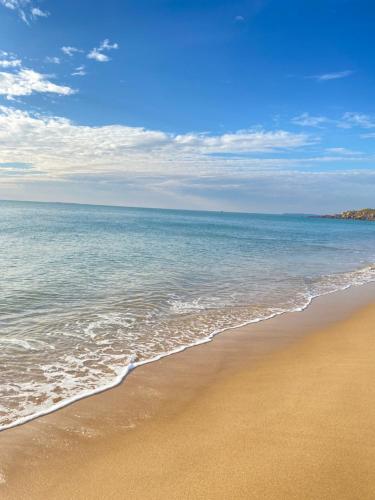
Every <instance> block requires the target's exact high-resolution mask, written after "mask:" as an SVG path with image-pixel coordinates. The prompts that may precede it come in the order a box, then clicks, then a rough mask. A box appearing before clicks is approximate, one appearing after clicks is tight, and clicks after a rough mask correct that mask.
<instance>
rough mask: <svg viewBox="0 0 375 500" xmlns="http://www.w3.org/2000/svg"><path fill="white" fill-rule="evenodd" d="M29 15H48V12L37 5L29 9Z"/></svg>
mask: <svg viewBox="0 0 375 500" xmlns="http://www.w3.org/2000/svg"><path fill="white" fill-rule="evenodd" d="M31 15H32V16H33V17H34V18H36V17H48V16H49V12H46V11H44V10H41V9H39V7H33V8H32V9H31Z"/></svg>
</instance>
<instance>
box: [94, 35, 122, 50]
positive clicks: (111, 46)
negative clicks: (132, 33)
mask: <svg viewBox="0 0 375 500" xmlns="http://www.w3.org/2000/svg"><path fill="white" fill-rule="evenodd" d="M118 47H119V45H118V43H116V42H115V43H110V41H109V40H108V38H106V39H105V40H103V41H102V43H101V44H100V47H99V50H113V49H118Z"/></svg>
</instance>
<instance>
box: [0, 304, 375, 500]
mask: <svg viewBox="0 0 375 500" xmlns="http://www.w3.org/2000/svg"><path fill="white" fill-rule="evenodd" d="M321 310H322V309H320V311H321ZM315 311H319V308H316V309H315ZM303 314H304V313H302V314H300V316H299V317H298V318H301V317H302V315H303ZM309 314H310V317H312V316H313V315H314V309H313V310H312V312H310V313H309ZM283 321H284V323H285V324H289V325H291V322H290V320H289V323H288V320H287V319H284V320H283ZM299 322H300V319H297V324H300V325H301V323H299ZM292 323H293V320H292ZM279 325H280V320H279V321H278V322H275V323H274V326H273V327H272V323H270V326H269V327H268V328H269V329H270V331H272V333H271V337H272V338H273V339H274V341H275V339H276V338H278V335H277V331H278V330H279V329H280V328H281V330H282V328H283V327H282V326H279ZM284 327H285V325H284ZM295 327H296V325H295ZM261 328H262V329H265V328H266V327H265V326H262V327H261ZM272 328H273V330H272ZM301 329H302V327H301ZM229 337H230V339H229V340H225V339H223V340H222V341H221V343H222V347H221V348H220V347H210V346H214V344H215V342H216V341H214V342H213V343H212V344H210V345H209V346H208V347H207V348H206V349H200V348H197V352H196V353H194V350H191V351H189V352H188V353H187V354H185V355H184V354H183V355H181V357H180V361H179V359H178V358H179V355H177V356H174V357H172V358H170V361H168V359H167V360H165V362H164V363H169V364H170V365H171V366H169V368H168V373H170V374H171V376H173V375H174V379H173V380H169V381H166V382H165V383H164V387H168V390H167V392H168V394H171V393H172V394H173V391H174V395H175V397H174V398H170V399H168V398H166V397H164V396H163V392H162V390H161V393H160V394H152V395H151V396H150V395H147V398H148V401H150V400H155V401H158V402H159V403H158V404H155V405H154V407H153V410H152V411H151V410H150V413H149V414H148V415H144V414H143V415H141V413H142V412H141V410H140V409H139V412H140V414H139V415H140V418H139V419H138V420H137V421H136V423H135V424H134V428H133V426H132V425H127V423H128V420H127V419H128V418H130V417H129V416H128V414H121V412H120V413H116V411H115V410H114V408H116V407H119V406H121V405H124V400H123V399H122V398H124V397H125V398H126V394H127V395H128V396H129V397H130V399H131V394H130V392H132V391H135V392H137V391H136V386H135V385H134V384H133V389H129V388H131V387H132V384H131V383H130V384H129V385H128V382H127V383H126V384H125V385H124V386H121V387H120V388H118V389H115V390H113V391H109V392H108V393H106V394H103V395H101V396H97V397H94V398H90V399H88V400H86V402H84V401H82V402H81V403H78V405H77V406H75V405H73V406H71V407H70V408H67V409H66V410H63V411H62V412H58V413H57V414H55V415H54V416H53V415H51V416H49V417H46V418H44V419H39V420H38V421H36V422H35V423H32V424H29V425H26V426H23V429H22V428H19V429H14V430H11V431H7V434H6V433H3V434H2V435H0V446H2V450H4V449H6V447H7V446H8V447H9V450H10V449H11V448H10V446H11V444H10V443H12V446H13V447H14V446H16V447H17V446H20V450H21V446H23V447H24V446H26V443H29V444H28V445H27V446H29V447H30V448H29V454H27V453H26V452H25V450H24V449H22V452H21V451H20V452H19V453H18V459H17V460H16V461H15V462H14V463H13V466H12V465H11V463H10V464H8V466H7V467H8V469H7V470H6V471H5V472H7V473H8V476H6V480H5V484H4V485H3V488H2V490H1V489H0V496H1V492H2V493H3V495H2V496H1V498H28V499H29V498H30V499H34V498H35V499H44V498H46V499H126V498H133V499H145V500H147V499H161V498H163V499H242V498H243V499H267V500H272V499H299V500H300V499H311V500H318V499H319V500H321V499H339V500H343V499H351V500H352V499H358V500H365V499H374V498H375V383H374V381H375V305H369V306H366V307H365V308H362V309H361V310H359V311H357V312H355V313H354V314H351V315H350V317H349V318H346V319H344V320H342V321H338V322H334V323H333V324H331V325H329V326H326V327H324V328H320V329H319V330H317V331H314V332H311V333H309V334H307V335H303V336H299V335H298V328H297V329H296V328H295V335H294V337H293V339H292V340H291V341H290V342H287V343H285V342H283V343H280V342H279V343H278V348H277V349H272V350H268V351H267V352H265V351H264V350H263V349H262V348H261V347H259V348H258V349H255V351H254V350H253V351H252V352H253V356H252V357H251V355H250V350H249V345H250V343H248V344H247V343H246V342H245V344H244V347H243V348H242V349H241V348H239V347H238V344H239V343H241V339H240V337H237V338H236V336H235V335H232V336H230V335H228V338H229ZM257 341H258V346H259V345H260V346H261V345H262V342H261V340H260V337H256V336H255V337H254V339H253V345H254V343H255V344H256V342H257ZM226 342H227V343H226ZM276 344H277V342H276ZM217 345H220V342H218V343H217ZM225 346H226V347H225ZM234 346H237V347H236V348H235V347H234ZM212 349H213V350H212ZM215 349H216V351H215ZM218 349H222V350H223V349H224V350H225V349H226V356H221V358H220V356H218V354H217V350H218ZM210 350H212V353H213V354H212V363H213V365H214V368H212V367H211V368H210V369H209V370H208V369H207V368H206V367H203V365H207V364H210ZM198 351H199V352H200V353H201V354H199V352H198ZM241 351H242V354H241ZM215 352H216V354H215ZM254 352H256V355H255V354H254ZM184 356H185V358H184ZM241 356H242V357H241ZM249 356H250V358H251V359H252V362H249V361H246V359H247V360H248V359H249ZM189 357H190V359H192V358H193V357H194V358H195V359H196V360H197V361H196V363H195V364H193V365H191V368H190V369H191V373H190V374H186V373H185V374H181V373H180V372H179V371H178V370H180V371H183V370H187V369H189V365H188V363H187V358H189ZM240 358H241V359H242V362H239V359H240ZM172 360H173V361H172ZM203 360H205V362H204V363H203ZM173 363H174V367H173ZM162 364H163V363H161V365H159V368H158V367H157V366H158V364H157V363H155V364H154V365H150V367H151V366H153V367H154V368H150V369H149V370H147V367H144V374H143V375H142V373H140V374H139V375H137V376H138V378H139V380H138V382H137V383H138V384H139V387H142V388H143V389H142V390H143V391H146V388H147V387H148V388H151V389H152V391H156V389H155V388H156V387H157V383H155V385H154V386H153V385H152V383H151V382H150V379H149V378H147V377H149V376H151V375H145V373H147V371H148V373H149V374H152V372H153V373H154V376H155V377H157V371H158V370H161V371H163V366H162ZM173 370H174V371H173ZM207 370H208V371H207ZM136 373H137V370H136V371H135V372H134V379H136V376H135V375H136ZM165 373H166V371H165V370H164V374H165ZM142 377H143V378H142ZM130 378H131V377H129V382H131V380H130ZM189 379H190V380H191V385H194V384H195V385H196V387H195V390H192V391H191V392H188V394H187V395H186V391H185V389H186V387H187V386H188V380H189ZM198 379H199V383H198ZM140 380H141V382H140ZM183 381H185V382H183ZM184 384H185V385H184ZM127 385H128V389H127V391H128V392H126V390H124V388H125V387H126V386H127ZM151 389H150V390H151ZM129 391H130V392H129ZM152 391H151V392H152ZM178 391H180V393H179V392H178ZM182 393H183V394H185V395H184V396H181V394H182ZM145 397H146V396H145ZM137 400H139V394H138V396H137ZM103 403H106V407H107V408H109V409H110V410H111V414H112V415H114V416H113V422H112V423H113V426H112V428H111V427H110V423H109V422H110V420H108V419H109V418H110V417H109V416H108V415H107V414H105V413H103V412H104V410H102V414H100V412H99V413H96V414H95V415H89V412H90V411H93V412H95V411H96V410H95V408H98V405H103ZM142 404H143V403H140V406H139V408H141V407H142ZM79 405H81V406H79ZM85 405H86V406H85ZM119 411H120V410H119ZM64 412H65V415H64ZM141 417H142V418H141ZM146 417H150V418H146ZM77 419H78V420H80V421H81V422H84V425H83V424H82V425H81V427H80V429H81V430H82V429H83V428H84V429H86V430H87V429H91V430H92V432H93V435H92V436H91V437H90V436H84V435H83V434H84V433H83V434H82V435H80V436H79V437H76V438H73V437H72V436H73V435H74V436H75V434H77V433H75V432H74V429H77V428H78V427H74V422H75V421H76V420H77ZM121 419H122V420H121ZM100 421H102V422H105V424H104V423H103V425H102V426H101V425H100V423H99V422H100ZM120 421H123V422H124V426H123V428H121V426H120V425H119V422H120ZM125 423H126V425H125ZM129 427H130V428H131V429H130V430H129ZM104 429H105V430H104ZM95 430H96V431H97V434H95V432H94V431H95ZM15 431H16V432H15ZM12 432H13V434H11V433H12ZM17 432H18V436H16V434H17ZM38 436H39V438H38V439H39V441H40V442H39V443H37V444H35V439H36V437H38ZM15 437H16V438H17V439H18V440H17V439H16V440H14V439H15ZM12 439H13V441H12ZM64 440H65V441H66V442H65V441H64ZM40 443H42V444H40ZM47 443H48V444H47ZM38 446H39V448H38ZM4 447H5V448H4ZM33 447H34V448H33ZM47 448H48V450H47V451H46V449H47ZM13 449H14V448H13ZM37 449H43V450H44V451H43V453H40V455H39V456H35V450H37ZM59 450H60V451H59ZM20 457H21V458H20ZM15 464H16V465H15ZM25 464H27V465H25ZM17 476H18V480H17Z"/></svg>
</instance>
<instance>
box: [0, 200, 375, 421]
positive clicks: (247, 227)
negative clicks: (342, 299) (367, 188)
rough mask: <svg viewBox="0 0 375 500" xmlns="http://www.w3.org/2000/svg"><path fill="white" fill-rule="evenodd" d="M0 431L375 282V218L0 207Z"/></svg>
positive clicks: (65, 206)
mask: <svg viewBox="0 0 375 500" xmlns="http://www.w3.org/2000/svg"><path fill="white" fill-rule="evenodd" d="M0 244H1V246H0V249H1V253H0V270H1V274H0V286H1V300H0V348H1V349H0V428H6V427H9V426H12V425H14V424H16V423H20V422H22V421H25V420H28V419H30V418H32V417H33V416H35V415H37V414H41V413H44V412H48V411H50V410H52V409H54V408H56V407H58V406H62V405H63V404H65V403H66V402H68V401H71V400H74V399H79V398H80V397H83V396H85V395H87V394H90V393H94V392H96V391H98V390H101V389H103V388H105V387H108V386H111V385H113V384H115V383H117V382H118V381H119V380H121V378H122V377H123V376H124V375H125V374H126V373H127V371H128V369H129V366H132V365H134V364H136V363H140V362H147V361H148V360H152V359H154V358H157V357H159V356H162V355H165V354H168V353H171V352H173V351H176V350H179V349H181V348H183V347H184V346H188V345H193V344H195V343H198V342H202V341H206V340H207V339H209V338H210V337H211V336H212V335H213V334H215V333H217V332H219V331H221V330H223V329H225V328H228V327H231V326H236V325H239V324H243V323H246V322H251V321H258V320H261V319H266V318H269V317H271V316H274V315H275V314H281V313H282V312H285V311H290V310H298V309H302V308H304V307H306V306H307V305H308V304H309V302H310V301H311V299H312V298H313V297H315V296H318V295H321V294H324V293H330V292H333V291H335V290H340V289H343V288H346V287H348V286H351V285H358V284H362V283H367V282H369V281H375V267H374V263H375V224H374V223H371V222H356V221H339V220H331V219H319V218H311V217H308V216H279V215H254V214H233V213H213V212H211V213H210V212H190V211H177V210H156V209H135V208H116V207H100V206H87V205H68V204H39V203H18V202H0Z"/></svg>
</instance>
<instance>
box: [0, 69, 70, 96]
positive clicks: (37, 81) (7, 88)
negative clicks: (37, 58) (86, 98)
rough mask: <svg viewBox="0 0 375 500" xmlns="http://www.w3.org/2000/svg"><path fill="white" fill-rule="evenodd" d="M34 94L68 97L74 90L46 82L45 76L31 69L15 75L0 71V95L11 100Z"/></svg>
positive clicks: (21, 70) (22, 70)
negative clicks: (52, 94)
mask: <svg viewBox="0 0 375 500" xmlns="http://www.w3.org/2000/svg"><path fill="white" fill-rule="evenodd" d="M36 92H38V93H54V94H60V95H70V94H74V93H75V90H73V89H71V88H70V87H67V86H63V85H57V84H56V83H53V82H51V81H50V80H48V76H47V75H43V74H41V73H38V72H36V71H34V70H32V69H20V70H19V71H18V72H17V73H7V72H4V71H0V95H5V96H6V97H7V98H8V99H12V98H14V97H17V96H26V95H31V94H33V93H36Z"/></svg>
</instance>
